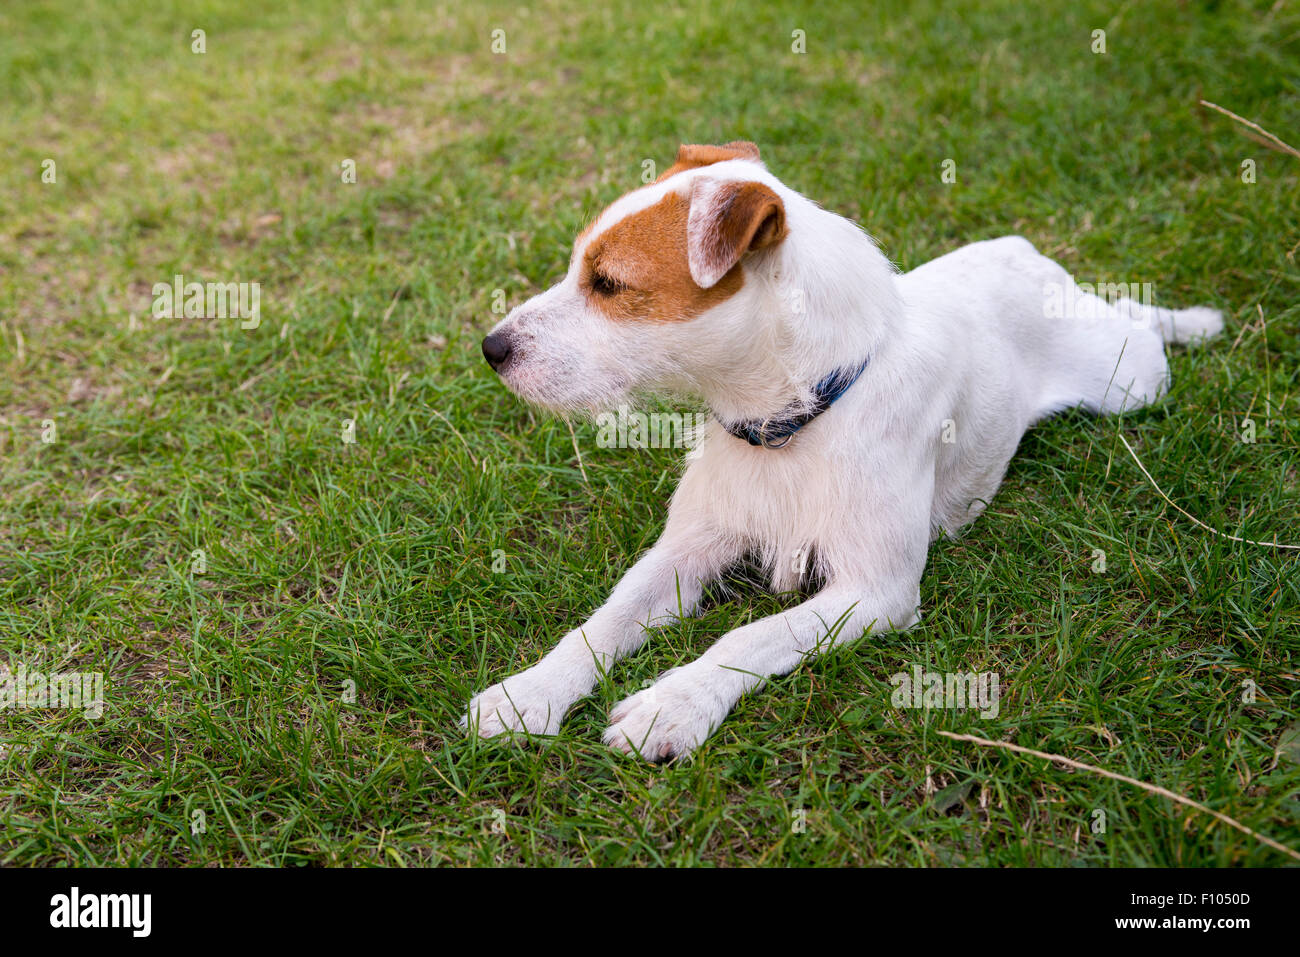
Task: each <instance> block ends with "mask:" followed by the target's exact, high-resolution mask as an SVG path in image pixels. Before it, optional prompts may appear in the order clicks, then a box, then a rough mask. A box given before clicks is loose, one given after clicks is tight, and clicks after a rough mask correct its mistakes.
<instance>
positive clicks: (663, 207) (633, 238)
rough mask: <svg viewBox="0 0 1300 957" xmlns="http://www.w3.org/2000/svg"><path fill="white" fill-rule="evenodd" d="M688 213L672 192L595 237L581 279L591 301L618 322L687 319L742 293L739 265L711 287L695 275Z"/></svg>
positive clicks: (685, 202) (687, 207)
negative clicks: (690, 251) (690, 254)
mask: <svg viewBox="0 0 1300 957" xmlns="http://www.w3.org/2000/svg"><path fill="white" fill-rule="evenodd" d="M690 213H691V205H690V202H689V201H688V200H687V199H686V198H685V197H684V196H680V195H678V194H677V193H669V194H668V195H667V196H665V197H664V198H663V199H661V200H660V201H659V202H658V203H656V204H655V205H653V206H650V207H647V208H646V209H643V210H641V211H640V212H637V213H633V214H632V215H631V216H628V217H626V218H625V219H622V220H620V221H619V222H617V223H615V224H614V225H613V226H611V227H609V229H606V230H605V231H604V232H602V233H601V234H600V235H599V236H597V237H596V238H595V239H594V240H592V242H591V244H590V245H589V246H588V247H587V249H586V252H585V253H584V254H583V261H582V275H581V278H580V280H579V282H580V283H581V286H582V291H583V293H584V294H585V295H586V296H587V299H588V300H589V301H590V302H591V303H592V305H593V306H595V307H596V308H597V309H599V310H600V311H601V312H603V313H604V314H605V315H607V316H609V318H611V319H614V320H618V321H629V320H634V319H652V320H658V321H661V322H684V321H685V320H687V319H693V318H694V317H696V316H698V315H699V314H700V313H702V312H704V311H706V310H708V309H711V308H712V307H714V306H716V305H718V304H719V303H722V302H725V301H726V300H727V299H729V298H730V297H732V296H734V295H735V294H736V293H737V292H739V291H740V288H741V287H742V286H743V285H744V283H745V280H744V275H743V273H742V271H741V270H740V269H739V268H735V269H731V270H730V271H729V272H727V274H726V275H725V276H723V277H722V278H721V279H720V280H719V281H718V282H716V283H714V284H713V285H712V286H710V288H708V289H704V288H702V287H701V286H700V285H699V284H698V283H696V282H695V280H694V279H692V278H691V266H690V257H689V253H688V246H687V235H686V230H687V224H688V222H689V219H690Z"/></svg>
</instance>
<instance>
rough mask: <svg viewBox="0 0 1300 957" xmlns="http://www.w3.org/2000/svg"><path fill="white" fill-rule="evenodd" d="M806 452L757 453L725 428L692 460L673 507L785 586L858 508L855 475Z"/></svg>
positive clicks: (702, 446) (706, 443)
mask: <svg viewBox="0 0 1300 957" xmlns="http://www.w3.org/2000/svg"><path fill="white" fill-rule="evenodd" d="M801 451H802V450H796V449H793V448H786V449H763V448H753V447H751V446H749V445H746V444H745V443H743V442H741V441H740V440H738V439H736V438H734V437H733V436H729V435H726V434H725V433H721V431H720V430H719V432H718V433H715V434H714V435H711V436H709V438H708V440H707V441H705V442H704V443H702V444H701V446H700V448H698V449H697V450H696V452H695V453H694V454H693V455H692V457H691V459H690V462H689V465H688V468H687V471H686V474H685V475H684V476H683V477H682V482H681V485H680V486H679V488H678V491H677V495H676V496H675V497H674V500H673V509H674V511H675V512H676V511H681V512H683V513H684V517H685V516H689V518H688V520H689V521H701V522H707V523H708V524H710V525H712V526H713V527H714V528H716V529H718V530H719V531H721V532H723V533H724V534H725V535H727V536H728V537H731V538H733V539H735V540H738V541H739V542H741V543H743V544H744V546H745V547H747V548H750V549H754V550H757V551H758V552H759V553H760V554H762V555H763V557H764V559H765V561H766V563H767V564H769V565H770V566H771V568H772V571H773V578H774V584H776V585H778V586H781V585H783V584H786V583H788V581H789V578H790V576H791V575H794V574H797V573H798V571H799V569H800V568H801V566H806V563H807V561H808V559H809V556H810V555H812V554H813V553H815V552H816V551H818V550H819V546H821V545H822V544H823V543H825V542H827V541H828V540H830V539H831V538H832V537H833V536H834V535H835V532H836V529H843V528H844V527H845V525H846V524H847V523H848V522H849V521H850V518H849V517H850V516H851V515H852V514H853V513H854V511H855V510H854V509H853V503H852V502H851V501H848V500H846V497H847V496H848V495H850V494H851V486H852V485H853V482H852V480H851V477H850V476H846V475H844V474H842V472H841V471H840V470H838V469H837V468H836V465H835V464H834V463H831V462H828V461H826V460H825V459H824V458H820V457H818V456H815V455H812V454H809V453H811V450H807V453H805V454H800V453H801Z"/></svg>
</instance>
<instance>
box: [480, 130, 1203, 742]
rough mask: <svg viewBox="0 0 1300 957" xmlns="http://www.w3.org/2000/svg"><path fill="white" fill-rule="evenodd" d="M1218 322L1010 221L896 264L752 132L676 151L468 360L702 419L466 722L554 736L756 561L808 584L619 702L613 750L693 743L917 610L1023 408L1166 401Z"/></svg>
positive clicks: (1014, 438)
mask: <svg viewBox="0 0 1300 957" xmlns="http://www.w3.org/2000/svg"><path fill="white" fill-rule="evenodd" d="M1053 300H1055V301H1056V303H1057V306H1058V307H1059V306H1060V305H1061V303H1064V304H1065V306H1066V308H1065V309H1059V308H1058V309H1056V310H1053V309H1052V308H1051V303H1052V302H1053ZM1222 326H1223V320H1222V317H1221V315H1220V313H1218V312H1217V311H1215V310H1213V309H1208V308H1194V309H1184V310H1178V311H1172V310H1168V309H1160V308H1155V307H1153V306H1151V305H1144V304H1141V303H1138V302H1136V301H1134V300H1132V299H1128V298H1125V299H1119V300H1118V301H1116V302H1113V303H1112V302H1107V301H1106V300H1104V299H1102V298H1100V297H1098V296H1095V295H1093V294H1091V292H1089V291H1085V290H1083V289H1081V288H1080V287H1079V286H1077V285H1076V284H1075V282H1074V281H1073V280H1072V279H1071V277H1070V275H1069V274H1068V273H1067V272H1066V271H1065V269H1064V268H1062V267H1061V266H1059V265H1057V263H1055V262H1053V261H1052V260H1050V259H1048V258H1047V257H1045V256H1042V255H1040V254H1039V253H1038V252H1037V251H1036V250H1035V249H1034V247H1033V245H1032V244H1030V242H1029V241H1028V240H1026V239H1024V238H1022V237H1020V236H1007V237H1003V238H1000V239H992V240H987V241H984V242H977V243H972V244H971V245H968V246H963V247H962V248H960V249H958V250H956V251H954V252H951V253H948V254H947V255H945V256H941V257H940V258H938V259H936V260H934V261H932V262H929V263H926V264H924V265H922V266H920V267H918V268H916V269H914V270H912V271H911V272H909V273H906V274H901V275H900V274H899V273H898V272H897V271H896V270H895V269H894V268H893V266H892V265H891V264H890V262H889V261H888V260H887V259H886V258H885V256H884V255H883V254H882V253H881V252H880V250H879V249H877V247H876V245H875V242H874V241H873V240H872V239H871V238H870V237H869V236H867V234H866V233H864V232H863V231H862V230H861V229H860V228H859V227H858V226H856V225H855V224H854V223H851V222H849V221H848V220H847V219H844V218H842V217H840V216H837V215H835V214H834V213H831V212H829V211H827V210H825V209H822V208H821V207H820V206H818V205H817V204H816V203H814V202H812V201H811V200H809V199H808V198H806V197H804V196H802V195H800V194H799V193H796V192H795V191H794V190H792V189H790V188H789V187H788V186H786V185H785V184H784V183H782V182H780V181H779V180H778V179H777V178H776V177H775V176H773V175H772V174H771V173H769V172H768V171H767V168H766V167H765V166H764V165H763V163H762V162H761V161H760V159H759V153H758V148H757V147H756V146H754V144H752V143H745V142H737V143H728V144H726V145H725V146H683V147H682V148H681V150H680V151H679V152H678V154H677V161H676V163H675V164H674V165H673V166H672V167H671V168H670V169H668V170H667V171H666V172H665V173H664V174H663V175H662V176H660V177H659V178H658V179H657V180H655V182H654V183H652V184H650V185H647V186H644V187H642V188H640V189H636V190H634V191H632V192H631V193H628V194H627V195H626V196H624V197H623V198H621V199H619V200H618V201H617V202H615V203H614V204H613V205H611V206H610V207H609V208H608V209H606V210H605V211H604V212H602V213H601V214H600V215H599V216H598V217H597V218H596V220H595V222H593V223H592V224H591V225H590V226H589V227H588V228H587V229H586V230H584V231H583V233H582V234H581V235H580V236H579V237H578V239H577V241H576V242H575V243H574V246H573V257H572V259H571V260H570V263H569V270H568V273H567V274H566V275H565V277H564V279H563V280H562V281H561V282H560V283H558V284H557V285H556V286H554V287H552V288H551V289H548V290H547V291H546V292H544V293H542V294H541V295H538V296H535V297H534V298H532V299H530V300H529V301H528V302H526V303H524V304H523V305H522V306H519V307H518V308H516V309H514V310H513V311H512V312H511V313H510V314H509V315H508V316H507V317H506V318H505V319H504V320H502V321H501V322H500V323H499V324H498V325H497V326H496V328H494V329H493V330H492V332H491V334H489V335H488V337H487V338H486V339H484V340H483V355H484V357H485V358H486V359H487V361H488V363H489V364H490V365H491V366H492V368H493V369H495V370H496V372H497V373H498V375H500V377H501V379H502V381H504V382H505V384H506V386H507V387H508V388H509V389H510V390H511V391H512V392H514V393H516V394H517V395H519V396H520V397H521V398H523V399H525V400H527V401H529V402H532V403H534V404H536V405H539V406H543V407H545V408H549V409H552V410H556V411H559V412H576V411H588V412H592V413H596V412H598V411H600V410H603V409H608V408H610V407H612V406H613V404H615V403H617V402H619V401H624V400H626V399H627V398H628V397H629V396H630V395H633V394H636V393H646V392H667V393H671V394H678V395H681V394H686V395H691V396H696V397H698V398H700V399H702V400H703V401H704V402H705V403H706V404H707V406H708V408H709V409H710V410H711V411H712V413H713V417H712V419H710V421H709V422H708V423H707V425H706V426H705V428H704V430H703V434H702V435H701V436H700V437H699V438H698V444H697V445H696V447H695V448H694V449H693V450H692V451H691V452H690V453H689V454H688V456H687V467H686V471H685V474H684V475H683V476H682V479H681V483H680V485H679V486H678V488H677V491H676V493H675V494H674V495H673V498H672V504H671V506H670V508H669V510H668V520H667V524H666V525H665V528H664V532H663V535H662V536H661V537H660V538H659V540H658V542H657V543H656V544H655V545H654V547H653V548H651V549H650V550H649V551H648V552H646V554H645V555H643V556H642V557H641V559H640V560H639V561H638V562H637V563H636V564H635V565H634V566H633V567H632V569H631V570H630V571H629V572H628V573H627V575H626V576H624V578H623V580H622V581H621V582H619V584H618V585H617V587H615V589H614V591H613V594H612V595H611V596H610V598H609V600H608V601H607V602H606V603H605V604H604V605H602V606H601V607H600V608H599V609H597V611H596V612H595V613H594V614H593V615H592V616H591V618H590V619H589V620H588V621H587V622H586V623H585V624H583V625H581V626H580V627H578V628H575V629H573V630H572V631H570V632H569V633H568V634H567V635H565V636H564V637H563V638H562V639H561V640H560V642H559V644H558V645H556V647H555V648H554V649H553V650H552V651H551V652H550V654H548V655H546V656H545V657H544V658H542V660H541V661H539V662H538V663H537V664H535V665H533V666H532V667H531V668H527V669H525V670H524V671H521V672H519V673H518V674H515V675H512V676H511V677H509V678H507V679H506V680H505V681H503V682H501V683H500V684H496V685H493V686H492V687H490V688H488V689H487V690H486V691H484V692H483V693H482V694H480V695H478V696H477V697H475V698H474V699H473V700H472V701H471V702H470V704H469V710H468V714H467V715H466V716H465V717H464V718H462V720H461V723H462V725H466V726H468V727H469V728H470V730H471V732H474V733H477V734H479V735H482V736H483V737H490V736H493V735H498V734H502V733H505V732H512V731H523V732H528V733H530V734H543V735H550V734H554V733H556V731H557V730H558V728H559V726H560V722H561V719H563V717H564V714H565V712H566V711H568V710H569V708H570V706H572V705H573V703H574V702H576V701H577V700H578V699H579V698H582V697H583V696H585V695H587V694H589V693H590V692H591V690H592V689H593V687H594V686H595V684H596V682H597V679H598V677H599V676H600V675H601V674H602V673H603V672H604V670H605V669H606V668H607V667H609V666H610V665H611V664H613V662H614V661H616V660H617V659H619V658H621V657H623V656H624V655H627V654H630V653H631V652H633V651H635V650H636V649H637V648H639V647H640V646H641V644H642V643H643V642H644V641H645V640H646V638H647V636H648V635H649V634H650V630H651V629H653V628H657V627H661V626H663V625H666V624H670V623H672V622H673V621H675V620H677V619H679V618H680V617H682V616H686V615H690V614H691V613H692V612H693V611H694V610H695V609H696V607H697V606H698V604H699V602H700V599H701V595H702V592H703V590H704V587H705V586H706V585H707V584H708V583H709V582H710V581H711V580H715V579H717V578H718V577H719V576H720V574H721V573H722V572H723V571H724V569H726V568H727V567H728V566H729V565H732V564H733V563H734V562H736V561H737V560H739V559H741V558H743V557H745V556H757V557H758V558H759V559H760V560H761V563H762V566H763V568H764V569H765V575H766V576H767V577H769V578H770V580H771V583H772V586H773V588H775V589H777V590H780V591H787V590H791V589H795V588H797V587H799V586H800V585H801V584H806V583H808V582H813V581H815V582H819V583H821V590H820V591H818V592H817V593H816V594H815V595H813V596H812V597H811V598H808V599H807V600H806V601H804V602H803V603H802V604H799V605H797V606H795V607H793V608H790V609H789V610H788V611H785V612H782V613H781V614H779V615H773V616H771V617H770V618H764V619H762V620H759V621H756V622H753V623H752V624H748V625H745V626H744V627H742V628H737V629H735V630H734V631H731V632H729V633H728V634H726V635H724V636H723V637H722V638H721V639H719V640H718V641H717V642H716V643H715V644H714V645H713V646H712V647H711V648H709V650H708V651H707V652H705V653H704V654H703V655H701V656H700V657H699V658H697V659H696V660H695V661H692V662H690V663H689V664H686V665H684V666H682V667H680V668H674V669H673V670H671V671H669V672H667V673H666V674H664V675H662V676H661V677H660V678H659V680H658V681H657V682H656V683H655V684H654V685H652V686H651V687H649V688H647V689H646V690H644V691H641V692H639V693H637V694H634V695H632V696H631V697H630V698H627V699H626V700H624V701H623V702H621V703H620V704H618V705H617V706H615V708H614V709H613V711H612V712H611V713H610V716H609V718H610V726H609V729H608V730H607V731H606V732H605V741H606V742H607V743H608V744H610V745H612V746H613V747H615V748H618V749H621V750H623V751H625V752H629V753H631V752H635V753H636V754H638V755H641V756H642V757H644V758H646V759H649V760H652V761H663V760H668V759H671V758H674V757H676V756H678V755H682V754H685V753H687V752H689V751H691V750H692V749H693V748H695V747H697V746H699V745H700V744H701V743H702V742H703V741H704V740H705V738H707V737H708V736H709V734H710V733H711V732H712V731H713V730H714V729H715V728H717V727H718V725H719V724H721V723H722V721H723V719H724V718H726V716H727V714H728V712H730V711H731V709H732V707H733V706H734V705H735V703H736V701H737V700H738V699H739V698H740V696H741V695H743V694H745V693H746V692H747V691H751V690H753V689H755V688H757V687H759V686H760V685H762V684H763V683H764V681H765V680H766V679H767V678H768V677H769V676H774V675H782V674H786V673H787V672H790V671H791V670H793V669H794V668H796V667H797V666H798V665H799V663H800V662H802V661H803V660H804V659H805V658H806V657H808V656H811V655H814V654H817V653H818V652H821V651H825V650H827V649H829V648H832V647H835V646H836V645H839V644H841V643H843V642H848V641H852V640H854V639H856V638H858V637H859V636H860V635H862V634H863V633H864V632H868V631H873V632H874V631H885V630H889V629H903V628H908V627H910V626H911V625H913V624H915V623H916V621H917V620H918V611H919V609H918V606H919V604H920V581H921V573H922V571H923V570H924V568H925V559H926V552H927V550H928V548H929V543H930V542H931V541H933V540H934V539H935V538H936V537H938V535H939V534H940V533H944V534H947V535H949V536H954V535H956V534H957V533H958V532H959V530H960V529H961V528H962V526H964V525H966V524H968V523H969V522H971V521H973V520H974V519H975V518H976V517H977V516H978V515H979V514H980V512H981V511H982V510H983V508H984V506H985V505H986V504H987V503H988V502H989V501H991V500H992V498H993V495H994V493H995V492H996V491H997V488H998V485H999V484H1000V483H1001V481H1002V476H1003V473H1004V472H1005V470H1006V468H1007V463H1008V462H1009V461H1010V459H1011V456H1012V454H1013V453H1014V452H1015V450H1016V446H1017V444H1018V443H1019V442H1020V437H1021V436H1022V435H1023V434H1024V432H1025V430H1026V429H1027V428H1029V427H1030V426H1031V425H1033V424H1034V423H1035V422H1037V421H1039V420H1040V419H1042V418H1044V417H1046V416H1049V415H1052V414H1053V413H1055V412H1059V411H1061V410H1063V409H1070V408H1074V407H1076V406H1082V407H1083V408H1085V409H1088V410H1089V411H1091V412H1094V413H1108V412H1118V411H1120V410H1123V409H1136V408H1138V407H1140V406H1143V405H1146V404H1147V403H1150V402H1153V401H1155V400H1156V399H1158V398H1160V396H1161V395H1162V394H1163V393H1164V392H1165V390H1166V388H1167V386H1168V383H1169V370H1168V366H1167V364H1166V361H1165V349H1164V345H1165V343H1166V342H1185V341H1189V340H1191V339H1193V338H1198V337H1208V336H1212V335H1214V334H1216V333H1218V332H1219V331H1220V329H1221V328H1222Z"/></svg>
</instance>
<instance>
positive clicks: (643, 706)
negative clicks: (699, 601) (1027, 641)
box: [605, 573, 919, 761]
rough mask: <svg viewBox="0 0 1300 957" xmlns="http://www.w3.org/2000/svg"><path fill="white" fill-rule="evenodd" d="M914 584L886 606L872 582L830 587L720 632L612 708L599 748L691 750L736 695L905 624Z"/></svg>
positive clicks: (656, 752) (670, 753) (664, 754)
mask: <svg viewBox="0 0 1300 957" xmlns="http://www.w3.org/2000/svg"><path fill="white" fill-rule="evenodd" d="M917 582H919V573H918V575H917V578H916V579H915V580H914V581H913V582H912V583H911V584H910V585H904V584H903V583H901V582H900V583H899V587H898V588H897V589H895V591H894V597H893V599H892V600H888V599H887V598H886V600H882V597H881V593H880V588H879V582H876V583H874V586H875V587H872V588H870V589H868V588H867V587H861V588H854V587H846V586H843V585H834V584H832V585H831V586H828V587H827V588H826V589H825V590H824V591H821V592H819V593H818V594H817V595H815V596H813V597H812V598H810V599H808V601H806V602H804V603H803V604H801V605H799V606H797V607H795V608H792V609H790V610H789V611H786V612H782V613H781V614H779V615H773V616H771V617H770V618H763V619H761V620H759V621H756V622H753V623H752V624H749V625H745V626H744V627H742V628H737V629H736V630H734V631H731V632H728V633H727V634H726V635H724V636H723V637H722V638H720V639H718V641H717V642H716V643H715V644H714V645H713V646H712V647H711V648H710V649H709V650H708V651H706V652H705V653H704V654H703V655H701V656H700V657H699V658H697V659H696V660H695V661H692V662H691V663H690V664H688V665H683V666H682V667H680V668H675V669H673V670H672V671H669V672H668V673H666V674H665V675H663V676H662V677H661V678H660V679H659V680H658V681H657V682H655V683H654V684H653V685H651V686H650V687H649V688H647V689H646V690H644V691H641V692H639V693H637V694H634V695H632V697H630V698H628V699H626V700H625V701H623V702H622V703H620V704H619V705H617V706H616V707H615V708H614V709H613V711H611V712H610V727H609V729H608V730H607V731H606V732H605V742H606V743H607V744H610V745H613V746H614V747H616V748H618V749H620V750H622V751H624V752H627V753H633V752H635V753H636V754H639V755H641V756H642V757H644V758H646V759H647V760H650V761H666V760H669V759H671V758H674V757H677V756H678V755H681V754H685V753H686V752H688V751H691V750H693V749H694V748H696V747H698V746H699V745H700V744H702V743H703V742H704V739H705V738H707V737H708V736H709V735H710V734H712V733H713V730H714V729H715V728H717V726H718V725H720V724H721V723H722V720H723V719H724V718H725V717H726V716H727V714H728V713H729V712H730V711H731V709H732V707H733V706H734V705H735V703H736V702H737V701H738V700H739V699H740V696H741V695H743V694H744V693H745V692H747V691H750V690H752V689H754V688H757V687H758V686H760V685H762V684H763V683H764V681H765V680H766V679H767V678H768V677H770V676H773V675H783V674H787V673H789V672H791V671H793V670H794V669H795V668H796V667H798V665H799V663H800V662H801V661H802V660H803V659H804V657H805V656H808V655H814V654H817V653H819V652H822V651H825V650H827V649H828V648H831V647H834V646H835V645H838V644H841V643H844V642H849V641H854V640H856V639H857V638H859V637H860V636H861V635H862V633H863V632H864V631H888V630H891V629H896V628H907V627H909V626H910V625H912V624H913V623H914V622H915V621H916V607H917V601H918V598H919V594H918V589H917ZM873 592H874V594H875V595H876V596H877V597H876V598H875V599H874V600H873V598H872V597H871V596H872V594H873Z"/></svg>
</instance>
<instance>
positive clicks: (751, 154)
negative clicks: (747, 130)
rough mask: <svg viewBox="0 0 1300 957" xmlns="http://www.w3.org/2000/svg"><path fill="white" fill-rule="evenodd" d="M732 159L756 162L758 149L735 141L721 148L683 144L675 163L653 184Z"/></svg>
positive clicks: (744, 142) (741, 141)
mask: <svg viewBox="0 0 1300 957" xmlns="http://www.w3.org/2000/svg"><path fill="white" fill-rule="evenodd" d="M734 159H747V160H754V161H758V147H757V146H755V145H754V144H753V143H750V142H749V141H748V140H736V141H735V142H732V143H727V144H725V145H723V146H704V145H699V144H695V143H683V144H682V146H681V148H680V149H678V150H677V162H675V163H673V165H672V166H670V167H668V169H667V170H665V171H664V173H663V175H662V176H660V177H659V178H658V179H657V180H655V182H656V183H659V182H662V181H663V180H666V179H667V178H668V177H669V176H675V175H677V174H678V173H682V172H685V171H686V170H688V169H699V168H700V167H701V166H712V165H713V164H714V163H725V162H726V161H727V160H734Z"/></svg>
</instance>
